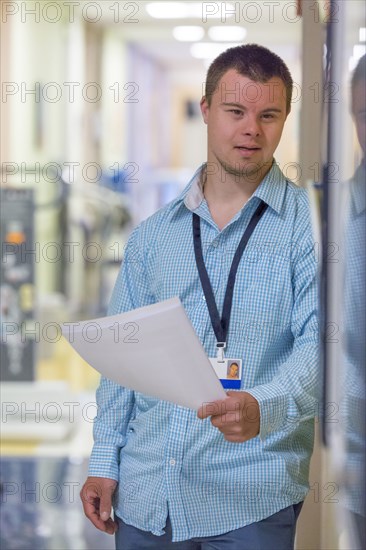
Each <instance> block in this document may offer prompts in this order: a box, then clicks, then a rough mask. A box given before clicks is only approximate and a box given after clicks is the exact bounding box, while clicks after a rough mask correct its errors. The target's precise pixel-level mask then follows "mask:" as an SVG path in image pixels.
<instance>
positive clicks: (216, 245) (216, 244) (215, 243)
mask: <svg viewBox="0 0 366 550" xmlns="http://www.w3.org/2000/svg"><path fill="white" fill-rule="evenodd" d="M211 244H212V246H214V247H215V248H217V247H218V246H219V243H218V242H217V241H213V242H212V243H211Z"/></svg>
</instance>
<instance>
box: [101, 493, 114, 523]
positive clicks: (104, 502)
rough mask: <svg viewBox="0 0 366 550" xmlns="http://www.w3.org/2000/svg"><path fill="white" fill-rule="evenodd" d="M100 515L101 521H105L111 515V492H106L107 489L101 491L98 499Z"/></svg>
mask: <svg viewBox="0 0 366 550" xmlns="http://www.w3.org/2000/svg"><path fill="white" fill-rule="evenodd" d="M99 510H100V517H101V518H102V520H103V521H107V520H108V519H109V518H110V517H111V511H112V493H110V494H108V493H107V491H103V494H102V496H101V499H100V507H99Z"/></svg>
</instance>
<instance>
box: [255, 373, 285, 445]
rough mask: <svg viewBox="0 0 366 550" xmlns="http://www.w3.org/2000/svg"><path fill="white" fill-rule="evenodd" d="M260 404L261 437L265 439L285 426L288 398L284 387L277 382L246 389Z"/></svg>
mask: <svg viewBox="0 0 366 550" xmlns="http://www.w3.org/2000/svg"><path fill="white" fill-rule="evenodd" d="M246 391H247V393H249V394H250V395H252V396H253V397H255V399H256V400H257V401H258V404H259V411H260V429H259V438H260V439H261V441H263V440H264V439H265V438H266V437H267V436H269V435H271V433H272V432H274V431H276V430H279V429H281V428H283V426H284V424H285V420H286V416H287V408H288V398H287V394H286V393H285V392H284V391H283V389H282V388H280V387H278V386H277V385H275V384H266V385H263V386H256V387H255V388H250V389H249V390H246Z"/></svg>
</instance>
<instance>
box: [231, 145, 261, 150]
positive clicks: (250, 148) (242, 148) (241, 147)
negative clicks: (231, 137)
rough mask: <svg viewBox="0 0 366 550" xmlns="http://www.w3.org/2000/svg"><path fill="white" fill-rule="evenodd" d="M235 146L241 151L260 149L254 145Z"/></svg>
mask: <svg viewBox="0 0 366 550" xmlns="http://www.w3.org/2000/svg"><path fill="white" fill-rule="evenodd" d="M235 148H236V149H241V150H243V151H259V149H260V147H255V146H251V147H248V146H244V145H237V146H236V147H235Z"/></svg>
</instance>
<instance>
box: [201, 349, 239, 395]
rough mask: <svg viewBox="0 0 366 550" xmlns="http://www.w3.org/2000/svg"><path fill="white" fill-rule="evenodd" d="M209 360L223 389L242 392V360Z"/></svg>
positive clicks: (212, 358) (213, 358)
mask: <svg viewBox="0 0 366 550" xmlns="http://www.w3.org/2000/svg"><path fill="white" fill-rule="evenodd" d="M209 359H210V362H211V365H212V366H213V368H214V370H215V372H216V374H217V376H218V377H219V379H220V382H221V384H222V386H223V388H225V389H227V390H240V384H241V374H242V372H241V369H242V360H241V359H228V358H227V357H225V358H224V360H223V361H219V360H218V358H217V357H209Z"/></svg>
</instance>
